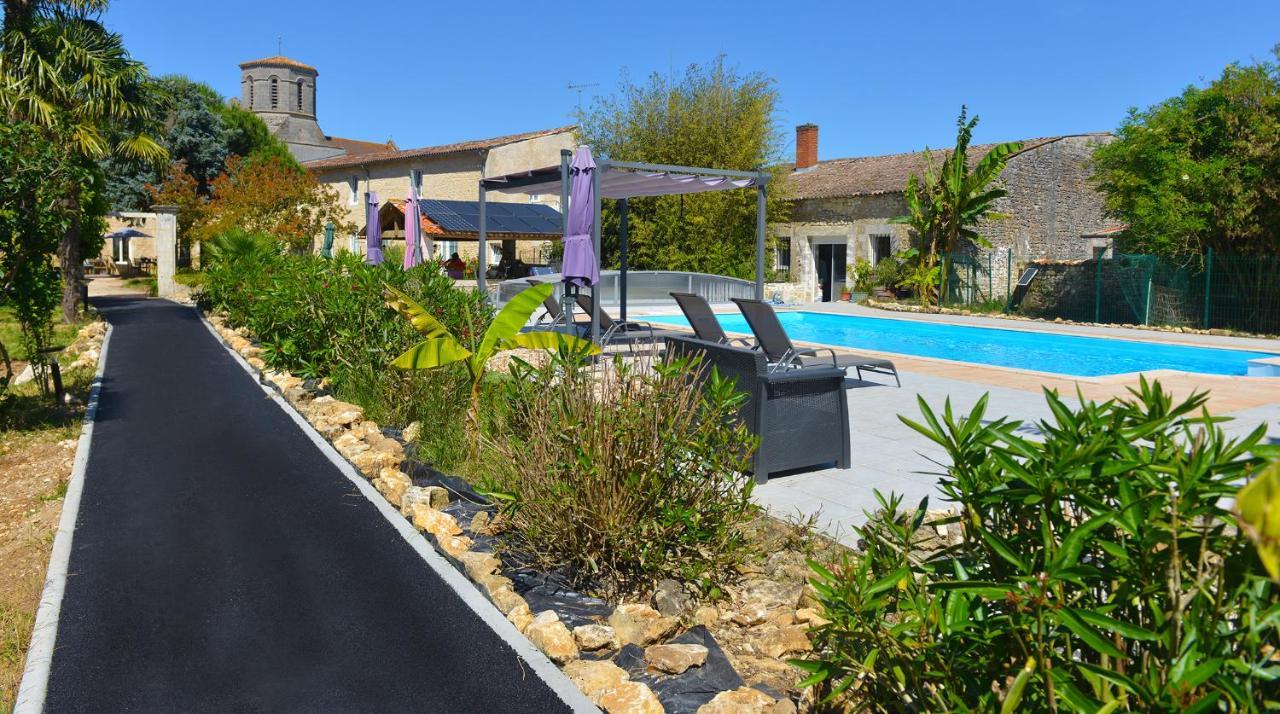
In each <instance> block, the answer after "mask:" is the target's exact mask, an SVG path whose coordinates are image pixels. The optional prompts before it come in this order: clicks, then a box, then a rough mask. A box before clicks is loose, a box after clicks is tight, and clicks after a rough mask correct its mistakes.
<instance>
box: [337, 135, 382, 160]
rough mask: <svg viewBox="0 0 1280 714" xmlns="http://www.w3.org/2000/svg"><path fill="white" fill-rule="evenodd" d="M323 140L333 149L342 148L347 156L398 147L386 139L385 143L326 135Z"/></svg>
mask: <svg viewBox="0 0 1280 714" xmlns="http://www.w3.org/2000/svg"><path fill="white" fill-rule="evenodd" d="M324 141H325V143H326V144H328V145H329V146H332V147H334V148H335V149H343V150H344V151H346V152H347V153H346V155H347V156H360V155H363V154H374V153H378V152H380V151H395V150H396V149H397V148H398V147H397V146H396V143H395V142H394V141H391V140H390V139H388V140H387V141H386V142H385V143H378V142H376V141H360V140H359V139H344V138H342V137H340V136H326V137H325V138H324Z"/></svg>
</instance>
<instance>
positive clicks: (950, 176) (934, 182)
mask: <svg viewBox="0 0 1280 714" xmlns="http://www.w3.org/2000/svg"><path fill="white" fill-rule="evenodd" d="M977 124H978V117H976V116H975V117H974V118H973V119H969V118H968V108H967V107H963V106H962V107H960V117H959V118H958V119H957V120H956V146H955V148H954V149H952V150H951V153H949V154H948V155H947V156H946V157H945V158H944V159H943V160H942V163H941V165H940V166H938V167H937V168H936V169H935V167H934V163H933V155H932V154H931V153H929V151H928V150H927V149H926V150H925V171H924V177H923V178H921V177H920V176H918V175H916V174H914V173H913V174H911V176H910V178H908V179H907V190H906V192H905V196H906V200H907V211H908V214H907V215H905V216H898V217H896V218H892V219H890V221H889V222H890V223H905V224H907V225H909V226H911V228H912V229H913V230H914V231H915V232H916V235H918V236H919V237H920V239H921V240H922V241H923V242H924V248H925V250H924V251H923V254H922V255H921V257H920V259H921V260H922V261H924V262H923V264H922V265H921V271H920V272H921V274H924V275H930V274H933V272H932V271H933V268H935V267H936V266H937V265H938V255H939V254H942V275H943V276H945V275H947V274H948V271H950V270H951V253H952V252H954V251H955V250H957V249H959V248H960V247H961V245H962V240H965V241H968V242H970V243H972V244H974V245H976V246H980V247H983V248H990V247H991V243H990V241H988V240H987V239H986V238H983V237H982V235H981V234H980V233H978V231H977V229H976V226H977V225H978V223H979V222H980V221H981V220H982V219H984V218H1006V217H1007V216H1006V215H1005V214H1002V213H997V212H996V211H995V202H996V200H997V199H999V198H1002V197H1003V196H1004V195H1005V194H1006V193H1007V192H1006V191H1005V190H1004V189H1003V188H1001V187H999V186H995V185H993V184H994V183H995V181H996V179H998V178H1000V174H1001V172H1003V171H1004V167H1005V165H1006V164H1007V163H1008V162H1009V158H1010V157H1011V156H1013V155H1014V154H1016V153H1017V152H1019V151H1021V150H1022V144H1020V143H1018V142H1008V143H1005V144H998V145H997V146H996V147H995V148H993V149H991V150H990V151H988V152H987V153H986V155H985V156H983V157H982V159H981V160H979V161H978V163H977V164H976V165H975V166H974V167H973V168H972V169H970V168H969V142H970V140H971V139H972V138H973V128H974V127H975V126H977ZM942 282H943V285H946V282H947V281H945V280H944V281H942ZM916 287H917V289H919V290H920V291H921V297H922V300H923V299H924V297H925V295H926V291H927V288H926V287H924V286H916ZM946 298H947V296H946V295H945V294H939V295H938V299H939V301H940V302H941V301H945V300H946Z"/></svg>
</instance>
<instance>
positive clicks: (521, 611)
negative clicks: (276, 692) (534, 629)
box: [507, 602, 533, 633]
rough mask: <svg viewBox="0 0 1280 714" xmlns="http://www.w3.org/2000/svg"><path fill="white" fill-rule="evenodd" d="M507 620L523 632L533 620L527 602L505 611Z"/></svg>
mask: <svg viewBox="0 0 1280 714" xmlns="http://www.w3.org/2000/svg"><path fill="white" fill-rule="evenodd" d="M507 621H508V622H510V623H511V624H513V625H515V626H516V629H517V630H519V631H520V632H521V633H524V631H525V629H527V628H528V627H529V623H531V622H533V612H532V611H530V610H529V603H527V602H526V603H523V604H521V605H517V606H515V607H514V608H512V609H511V612H508V613H507Z"/></svg>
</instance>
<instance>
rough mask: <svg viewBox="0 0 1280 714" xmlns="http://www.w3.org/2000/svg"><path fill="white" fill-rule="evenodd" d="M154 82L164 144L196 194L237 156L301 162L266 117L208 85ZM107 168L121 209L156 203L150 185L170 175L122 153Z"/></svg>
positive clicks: (178, 78) (173, 79)
mask: <svg viewBox="0 0 1280 714" xmlns="http://www.w3.org/2000/svg"><path fill="white" fill-rule="evenodd" d="M154 86H155V91H156V104H157V109H156V111H157V114H158V115H159V116H160V117H162V118H163V133H162V135H161V136H160V143H161V145H163V146H164V147H165V149H166V150H167V151H168V152H169V158H170V160H171V161H172V162H174V163H179V164H180V165H181V167H182V171H183V173H185V174H186V175H188V176H190V177H191V178H192V179H193V180H194V181H195V187H194V188H195V191H196V193H197V195H199V196H203V197H207V196H208V195H209V191H210V184H211V183H212V182H213V180H214V179H215V178H216V177H217V176H219V175H220V174H222V173H223V172H225V171H226V169H227V159H229V158H230V157H232V156H274V157H277V158H279V159H280V160H281V161H283V162H284V163H286V164H288V165H290V166H293V167H295V168H297V167H298V163H297V161H296V160H295V159H294V158H293V156H292V155H291V154H289V149H288V147H287V146H285V144H284V142H282V141H280V140H279V139H277V138H276V137H275V136H273V135H272V134H271V131H270V130H269V129H268V128H267V125H266V124H265V123H263V121H262V119H261V118H259V117H258V116H257V115H256V114H254V113H253V112H250V111H248V110H246V109H242V108H241V107H240V106H239V105H237V104H235V103H233V102H228V101H225V100H223V98H222V97H221V96H219V95H218V93H217V92H216V91H214V89H213V88H212V87H210V86H209V85H207V84H204V83H201V82H196V81H193V80H191V79H188V78H187V77H184V76H182V75H168V76H165V77H160V78H158V79H156V80H155V82H154ZM103 167H104V169H105V171H106V173H107V175H108V176H109V178H110V181H109V184H108V185H109V186H110V189H111V202H112V205H113V207H114V208H115V209H116V210H121V211H126V210H127V211H141V210H146V209H148V208H149V207H150V206H151V204H152V203H153V195H152V191H151V190H149V187H152V186H158V185H159V184H160V183H161V182H162V181H163V180H164V179H165V175H164V173H165V172H164V171H163V170H161V169H160V168H158V167H157V166H155V165H151V164H146V163H138V162H136V161H129V160H126V159H123V158H120V157H114V156H113V157H108V158H107V159H105V160H104V161H103Z"/></svg>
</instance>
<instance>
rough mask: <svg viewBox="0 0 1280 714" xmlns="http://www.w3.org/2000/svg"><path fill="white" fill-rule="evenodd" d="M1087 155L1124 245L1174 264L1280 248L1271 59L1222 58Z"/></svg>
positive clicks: (1279, 150)
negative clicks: (1223, 64)
mask: <svg viewBox="0 0 1280 714" xmlns="http://www.w3.org/2000/svg"><path fill="white" fill-rule="evenodd" d="M1116 135H1117V136H1116V140H1115V141H1113V142H1111V143H1109V144H1104V145H1102V146H1100V147H1098V149H1097V150H1096V151H1095V152H1094V164H1095V175H1096V179H1097V182H1098V187H1099V189H1101V191H1102V192H1103V194H1104V195H1105V199H1106V209H1107V211H1108V213H1110V214H1111V215H1113V216H1114V217H1116V218H1117V219H1119V220H1121V221H1123V222H1125V223H1126V224H1128V229H1127V230H1126V231H1125V233H1124V236H1123V239H1122V240H1123V243H1122V245H1123V248H1124V250H1125V251H1128V252H1135V253H1152V254H1155V255H1159V256H1161V257H1164V258H1168V259H1171V260H1174V261H1176V262H1180V263H1186V262H1188V261H1191V260H1199V257H1200V256H1202V255H1203V254H1204V252H1205V250H1206V249H1207V248H1213V249H1214V250H1215V251H1218V252H1221V253H1225V254H1243V255H1274V254H1276V253H1280V65H1277V63H1275V62H1259V63H1257V64H1253V65H1248V66H1240V65H1235V64H1233V65H1230V66H1228V67H1227V68H1226V69H1224V70H1223V71H1222V75H1221V76H1220V77H1219V78H1218V79H1216V80H1214V81H1213V82H1210V83H1209V85H1208V86H1207V87H1203V88H1201V87H1188V88H1187V89H1186V90H1184V91H1183V92H1182V94H1181V95H1179V96H1176V97H1172V98H1170V99H1166V100H1165V101H1163V102H1160V103H1159V104H1156V105H1154V106H1152V107H1149V108H1148V109H1146V110H1142V111H1139V110H1137V109H1131V110H1130V112H1129V116H1128V117H1127V118H1126V119H1125V121H1124V123H1123V124H1121V125H1120V128H1119V130H1118V131H1117V132H1116Z"/></svg>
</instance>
